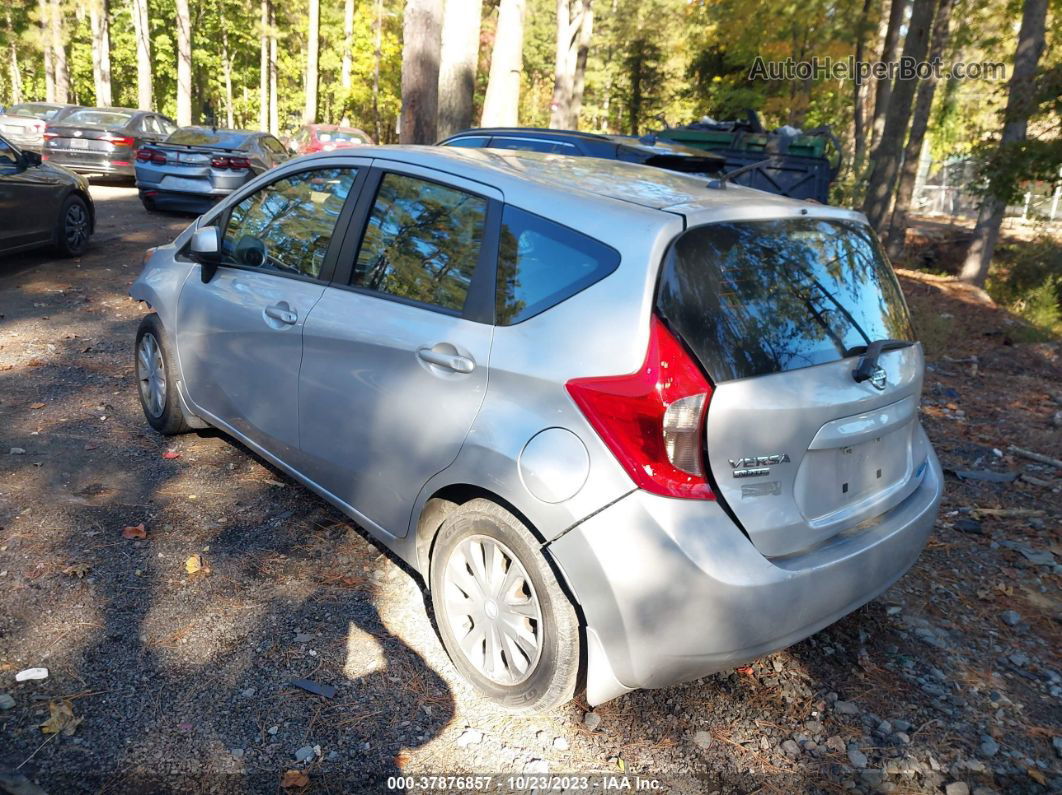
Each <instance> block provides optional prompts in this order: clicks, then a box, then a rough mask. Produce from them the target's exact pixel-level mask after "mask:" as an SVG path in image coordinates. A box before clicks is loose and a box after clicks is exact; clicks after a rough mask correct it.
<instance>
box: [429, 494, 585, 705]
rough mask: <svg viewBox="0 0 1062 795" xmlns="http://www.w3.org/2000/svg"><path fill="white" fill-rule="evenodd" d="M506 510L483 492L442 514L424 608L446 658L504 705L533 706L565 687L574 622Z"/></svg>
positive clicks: (559, 700)
mask: <svg viewBox="0 0 1062 795" xmlns="http://www.w3.org/2000/svg"><path fill="white" fill-rule="evenodd" d="M538 547H539V543H538V541H537V539H535V537H534V536H533V535H532V534H531V532H530V531H529V530H528V529H527V527H525V526H524V524H523V523H522V522H520V521H519V520H518V519H517V518H516V517H515V516H513V515H512V514H511V513H509V512H508V511H506V510H505V509H504V508H502V507H501V506H500V505H497V504H495V503H493V502H490V501H489V500H484V499H475V500H471V501H469V502H467V503H465V504H464V505H462V506H460V507H459V508H457V509H455V510H454V512H453V513H451V514H450V515H449V516H448V517H447V519H446V521H445V522H443V525H442V528H441V529H440V530H439V536H438V538H437V539H436V542H435V551H434V553H433V554H432V558H431V571H430V577H431V598H432V606H433V607H434V610H435V616H436V619H437V623H438V626H439V633H440V635H441V636H442V641H443V645H444V646H445V647H446V651H447V652H448V653H449V655H450V659H451V660H452V661H453V663H454V666H455V667H456V668H457V669H458V671H460V672H461V674H462V675H464V677H465V678H466V679H467V680H468V681H469V682H470V683H471V684H472V685H473V686H474V687H475V688H476V689H477V690H478V691H479V692H480V693H482V694H483V695H485V696H487V697H488V698H490V699H491V700H492V701H494V702H495V703H497V704H499V705H500V706H502V707H504V708H505V709H507V710H509V711H511V712H517V713H529V712H543V711H546V710H548V709H551V708H552V707H555V706H557V705H559V704H563V703H565V702H566V701H568V700H569V699H571V697H572V695H573V694H574V692H575V685H576V679H577V677H578V674H579V623H578V619H577V618H576V615H575V609H574V608H573V607H572V603H571V601H570V600H569V599H568V597H567V595H565V593H564V591H563V590H562V589H561V587H560V584H559V583H558V581H557V578H556V576H555V575H554V573H553V571H552V569H551V568H550V567H549V565H548V564H547V562H546V560H545V558H544V557H543V556H542V553H541V552H540V551H539V548H538Z"/></svg>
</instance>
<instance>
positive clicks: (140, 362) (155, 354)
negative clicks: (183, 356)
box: [136, 333, 166, 417]
mask: <svg viewBox="0 0 1062 795" xmlns="http://www.w3.org/2000/svg"><path fill="white" fill-rule="evenodd" d="M136 370H137V373H136V375H137V378H138V379H139V380H140V399H141V400H142V401H143V403H144V407H145V408H146V409H147V410H148V413H149V414H151V416H152V417H158V416H161V415H162V411H163V409H165V408H166V367H165V365H164V364H163V363H162V350H161V349H160V348H159V343H158V340H156V339H155V335H154V334H150V333H148V334H145V335H144V336H143V337H141V338H140V347H139V348H138V349H137V352H136Z"/></svg>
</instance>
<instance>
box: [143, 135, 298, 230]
mask: <svg viewBox="0 0 1062 795" xmlns="http://www.w3.org/2000/svg"><path fill="white" fill-rule="evenodd" d="M288 157H289V154H288V150H287V149H286V148H285V147H284V145H283V144H282V143H281V142H280V141H279V140H278V139H277V138H275V137H273V136H272V135H270V134H269V133H264V132H255V131H251V130H218V129H214V128H211V127H182V128H181V129H179V130H177V131H176V132H174V133H173V134H172V135H170V136H169V137H168V138H167V139H166V140H165V141H164V142H163V143H161V144H152V145H151V146H145V147H142V148H141V149H139V150H138V151H137V153H136V183H137V185H138V186H139V188H140V201H141V202H143V204H144V207H145V208H146V209H148V210H155V209H170V210H184V211H189V212H195V213H201V212H205V211H206V210H208V209H209V208H210V207H211V206H212V205H213V204H214V203H215V202H216V201H218V200H219V199H221V198H223V197H225V196H228V195H229V194H230V193H232V192H233V191H234V190H236V189H237V188H239V187H240V186H241V185H243V184H244V183H246V182H249V181H250V180H252V179H254V178H255V177H257V176H258V175H259V174H261V173H262V172H263V171H267V170H269V169H271V168H272V167H273V166H276V165H278V164H280V163H283V162H284V161H285V160H287V159H288Z"/></svg>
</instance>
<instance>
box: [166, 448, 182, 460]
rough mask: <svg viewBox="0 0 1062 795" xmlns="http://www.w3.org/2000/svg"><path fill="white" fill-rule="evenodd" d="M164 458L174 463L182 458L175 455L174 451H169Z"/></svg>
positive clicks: (179, 455)
mask: <svg viewBox="0 0 1062 795" xmlns="http://www.w3.org/2000/svg"><path fill="white" fill-rule="evenodd" d="M162 457H163V458H165V459H166V460H167V461H173V460H174V459H177V458H180V457H181V454H180V453H175V452H173V450H167V451H166V452H165V453H163V454H162Z"/></svg>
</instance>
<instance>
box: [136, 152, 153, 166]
mask: <svg viewBox="0 0 1062 795" xmlns="http://www.w3.org/2000/svg"><path fill="white" fill-rule="evenodd" d="M136 159H137V162H139V163H147V162H148V161H149V160H151V150H150V149H137V150H136Z"/></svg>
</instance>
